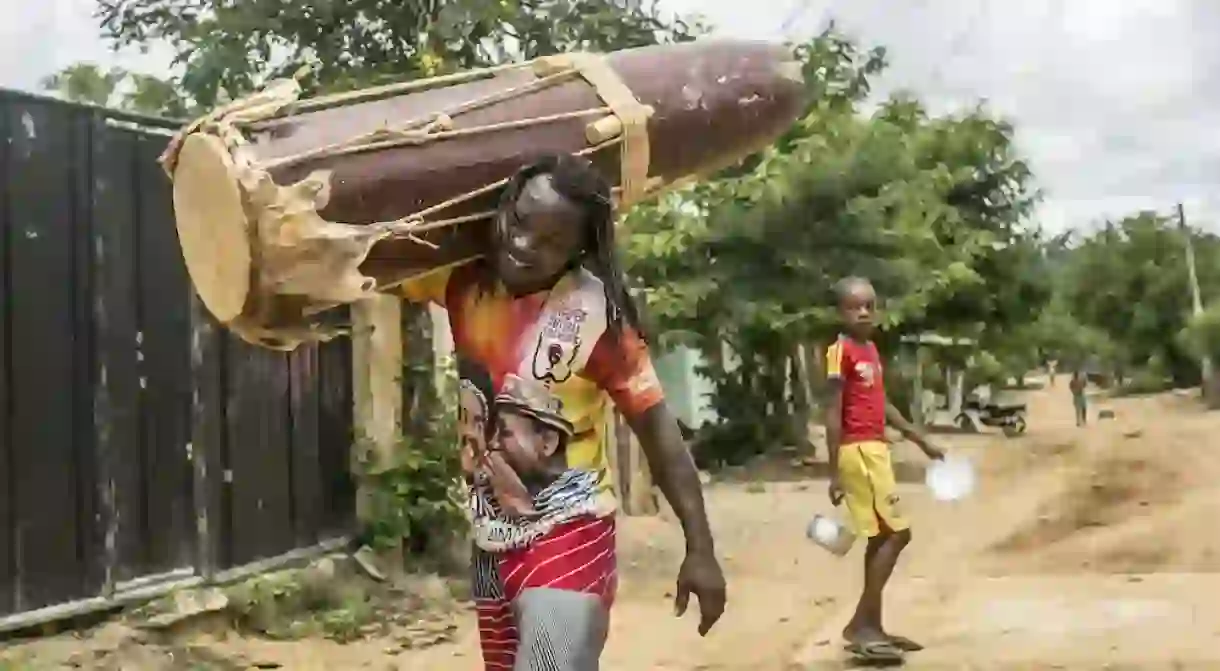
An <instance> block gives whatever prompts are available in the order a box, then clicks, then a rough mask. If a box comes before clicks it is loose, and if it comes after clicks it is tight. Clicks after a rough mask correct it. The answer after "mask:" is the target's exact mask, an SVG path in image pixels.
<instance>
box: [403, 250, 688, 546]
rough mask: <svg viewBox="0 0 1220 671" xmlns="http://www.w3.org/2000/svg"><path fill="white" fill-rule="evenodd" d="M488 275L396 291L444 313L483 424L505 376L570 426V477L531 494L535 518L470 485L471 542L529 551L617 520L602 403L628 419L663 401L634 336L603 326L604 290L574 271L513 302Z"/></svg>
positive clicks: (452, 277)
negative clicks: (573, 523)
mask: <svg viewBox="0 0 1220 671" xmlns="http://www.w3.org/2000/svg"><path fill="white" fill-rule="evenodd" d="M485 272H487V270H486V269H485V267H484V266H483V265H481V264H479V263H472V264H467V265H462V266H457V267H451V268H445V269H440V270H437V271H434V272H432V273H429V274H428V275H425V276H422V277H419V278H416V279H414V280H412V281H410V282H408V283H406V284H404V285H403V286H402V288H401V293H402V295H403V296H405V297H406V298H408V299H410V300H415V301H421V302H422V301H432V302H434V303H437V304H439V305H441V306H442V307H444V308H446V309H447V310H448V312H449V324H450V328H451V329H452V331H453V342H454V349H455V350H456V354H457V357H458V359H459V373H460V374H461V376H462V378H463V379H462V380H461V387H462V389H463V390H464V392H463V393H464V394H466V395H469V396H472V398H473V397H475V396H477V397H480V398H477V399H476V401H474V402H475V405H478V404H481V405H482V407H484V408H488V409H490V412H489V413H485V414H484V418H485V417H486V415H487V414H494V408H493V407H492V406H493V401H494V399H495V397H496V396H497V395H499V394H500V393H501V391H503V387H504V383H505V380H506V378H510V377H513V376H515V377H517V378H520V379H521V380H526V381H528V382H530V383H531V384H538V385H542V386H544V387H545V388H546V390H547V391H548V392H549V394H550V396H551V399H550V408H548V411H552V412H553V411H555V410H556V409H557V410H558V412H559V413H560V414H561V415H562V416H563V418H564V419H565V420H566V421H567V422H568V423H570V425H571V427H572V436H571V438H570V440H569V442H568V445H567V449H566V462H567V467H568V471H567V472H566V473H564V474H563V475H562V476H560V477H559V478H558V479H557V480H556V481H555V482H554V483H552V484H551V485H550V486H548V487H546V488H545V489H543V490H542V491H540V492H537V493H535V494H534V507H535V508H536V509H537V511H538V513H537V515H531V516H530V517H529V518H521V517H519V516H515V515H512V514H510V513H509V512H508V511H505V510H502V509H501V508H500V506H499V505H497V503H496V499H495V497H494V496H493V495H492V494H493V492H491V491H489V490H490V485H488V484H487V482H486V479H479V478H476V479H475V487H474V490H473V491H472V509H473V513H474V516H475V529H476V542H478V543H479V545H480V546H481V547H484V549H487V550H493V551H494V550H501V549H506V548H509V547H519V546H521V545H525V544H528V543H529V542H530V541H531V540H532V539H534V538H537V537H539V536H541V535H543V534H544V533H545V532H546V531H548V530H549V529H551V528H553V527H554V525H555V524H558V523H560V522H562V521H566V520H568V519H571V518H572V517H575V516H579V515H584V514H593V515H598V516H604V515H608V514H611V513H613V511H614V509H615V503H614V497H613V486H612V474H611V473H610V468H609V459H608V456H607V455H608V450H609V449H610V446H609V445H608V444H607V442H608V440H607V438H608V436H607V432H606V428H607V424H608V422H607V420H608V419H609V417H610V415H609V414H608V413H609V412H610V406H609V404H608V403H607V399H609V400H612V401H613V402H614V404H615V406H617V407H618V409H619V411H620V412H621V413H623V415H625V416H627V417H631V416H635V415H638V414H640V413H643V412H644V411H646V410H649V409H650V408H652V407H653V406H655V405H656V404H657V403H660V402H661V401H662V400H663V398H664V396H663V393H662V390H661V383H660V381H659V379H658V378H657V374H656V371H655V369H654V368H653V364H652V360H651V358H650V356H649V354H648V348H647V346H646V345H645V343H644V341H643V340H642V339H641V338H640V336H639V335H638V334H637V333H636V332H635V331H634V330H632V329H630V328H629V327H627V326H625V325H624V327H623V330H622V331H621V332H615V331H613V330H611V329H610V328H608V323H607V319H606V297H605V293H604V290H603V284H602V282H601V280H600V279H598V278H597V277H596V276H594V275H593V274H592V273H590V272H588V271H587V270H585V269H583V268H579V269H577V270H574V271H572V272H571V273H569V274H568V275H566V276H565V277H564V278H563V279H561V280H560V281H559V282H558V283H557V284H556V285H555V287H554V288H552V289H551V290H550V291H545V292H539V293H536V294H531V295H527V296H520V297H514V296H511V295H510V294H508V293H507V292H506V291H505V290H504V289H503V287H502V286H500V285H499V284H498V283H484V282H481V281H480V280H481V278H482V277H484V276H483V275H482V273H485ZM463 403H464V405H466V404H468V403H467V402H466V401H464V402H463ZM463 414H469V415H471V416H476V415H477V413H463ZM480 432H483V429H482V427H481V426H480V427H479V428H478V429H471V428H468V429H467V431H466V432H465V433H466V434H467V435H471V436H474V437H475V438H474V439H475V440H476V441H477V440H478V434H479V433H480ZM483 433H484V435H485V437H486V440H489V441H491V440H494V438H492V437H491V436H489V435H487V434H490V433H491V432H490V431H486V432H483ZM492 449H494V446H492Z"/></svg>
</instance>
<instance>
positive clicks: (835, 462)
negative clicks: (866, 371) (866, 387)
mask: <svg viewBox="0 0 1220 671" xmlns="http://www.w3.org/2000/svg"><path fill="white" fill-rule="evenodd" d="M826 383H827V387H828V388H829V390H830V391H829V393H828V394H827V399H826V420H825V421H826V458H827V459H828V460H829V463H830V502H831V503H832V504H834V505H838V503H839V499H840V498H842V496H843V490H842V489H841V488H840V485H839V446H840V445H841V444H842V442H843V378H841V377H837V376H836V377H831V378H827V380H826Z"/></svg>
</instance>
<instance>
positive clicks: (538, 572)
mask: <svg viewBox="0 0 1220 671" xmlns="http://www.w3.org/2000/svg"><path fill="white" fill-rule="evenodd" d="M614 245H615V242H614V212H613V205H612V202H611V200H610V186H609V184H608V183H607V182H606V180H605V179H604V178H603V177H602V176H601V174H600V173H599V172H598V171H597V170H596V169H595V168H594V167H593V166H592V165H591V164H590V163H589V162H588V161H586V160H585V159H583V158H578V157H575V156H568V155H561V156H549V157H545V158H543V159H541V160H539V161H537V162H536V163H533V164H531V165H529V166H527V167H525V168H524V169H522V170H521V171H520V172H519V173H518V174H517V175H516V176H515V177H514V178H513V179H512V180H511V181H510V182H509V184H508V185H507V186H506V187H505V190H504V194H503V197H502V199H501V202H500V207H499V211H498V212H497V216H496V220H495V229H494V232H493V242H492V244H491V250H492V251H491V253H490V254H488V256H487V258H485V259H483V260H481V261H478V262H475V263H471V264H467V265H464V266H457V267H453V268H447V269H442V270H439V271H436V272H433V273H430V274H428V275H425V276H423V277H420V278H417V279H415V280H412V281H410V282H408V283H407V284H405V285H404V286H403V288H402V294H403V295H404V296H405V297H407V298H408V299H412V300H417V301H424V300H427V301H432V302H435V303H437V304H439V305H441V306H443V307H445V308H446V309H447V310H448V311H449V321H450V325H451V327H452V330H453V339H454V346H455V348H456V350H457V355H458V358H459V362H460V365H459V374H460V375H461V376H462V377H463V384H465V385H466V386H468V387H471V392H472V393H473V392H474V390H475V389H478V393H477V395H478V396H479V397H481V398H482V399H487V400H492V402H491V403H489V404H487V405H488V406H490V407H489V408H488V411H487V413H486V414H487V416H486V417H483V416H482V415H480V413H464V415H469V416H471V417H474V416H476V415H479V416H480V420H479V426H477V427H476V426H470V427H463V434H464V435H468V434H471V433H472V432H481V434H482V438H483V440H466V441H464V448H463V449H471V450H476V451H479V452H480V453H478V454H470V455H463V456H464V458H463V463H464V464H466V465H467V467H468V469H469V471H470V472H469V473H468V474H467V477H468V481H469V482H470V488H471V509H472V513H473V515H474V536H475V546H476V549H475V554H474V561H473V564H474V566H473V570H474V581H473V584H474V590H475V594H474V597H475V602H476V604H477V609H478V617H479V633H480V640H481V644H482V649H483V661H484V666H485V667H486V668H487V669H516V670H518V671H526V670H529V671H552V670H553V671H578V670H585V669H589V670H593V669H596V668H598V659H599V658H600V656H601V651H602V648H603V646H604V644H605V640H606V634H607V630H608V625H609V609H610V605H611V603H612V602H613V597H614V591H615V587H616V584H617V568H616V559H615V556H616V553H615V540H614V537H615V533H614V531H615V521H614V512H615V509H616V502H615V500H614V495H613V487H612V485H611V479H610V478H611V474H610V471H609V467H608V466H609V463H608V459H607V437H606V436H605V435H604V429H605V421H604V419H605V417H606V414H605V413H606V412H607V410H608V409H609V408H608V406H607V404H606V400H607V398H609V399H610V400H612V401H613V402H614V404H615V406H616V407H617V408H618V410H619V412H620V413H622V414H623V416H624V417H625V418H626V419H627V423H628V424H629V425H630V426H631V429H632V431H633V432H634V433H635V434H636V436H637V437H638V438H639V441H640V445H641V447H642V448H643V451H644V454H645V456H646V458H647V459H648V465H649V467H650V468H651V470H652V473H653V477H654V478H655V480H656V482H657V484H658V485H659V486H660V487H661V490H662V492H663V493H664V494H665V497H666V499H667V500H668V501H669V503H670V506H671V507H672V508H673V510H674V513H675V514H676V515H677V516H678V518H679V520H680V521H681V523H682V529H683V531H684V533H685V535H686V547H687V553H686V558H685V560H684V561H683V562H682V566H681V568H680V570H679V572H678V580H677V590H676V597H675V604H674V605H675V608H676V611H677V614H678V615H681V614H682V613H683V612H684V611H685V610H686V607H687V603H688V601H689V599H690V596H691V595H692V594H694V595H695V596H696V597H698V600H699V610H700V615H701V617H700V622H699V633H700V634H706V633H707V632H708V630H710V629H711V627H712V626H713V625H714V624H715V623H716V621H717V620H718V619H719V618H720V615H721V614H722V613H723V611H724V606H725V582H724V575H723V573H722V572H721V569H720V565H719V563H718V562H717V560H716V557H715V551H714V548H713V542H712V535H711V531H710V529H709V528H708V522H707V515H706V513H705V511H704V505H703V495H702V486H701V484H700V481H699V477H698V472H697V471H696V469H695V464H694V461H693V460H692V458H691V455H690V452H689V451H688V450H687V447H686V444H685V442H684V441H683V439H682V434H681V432H680V430H679V427H678V423H677V421H676V420H675V418H674V416H673V414H672V413H671V412H670V410H669V408H668V407H667V405H666V403H665V400H664V396H663V394H662V391H661V385H660V382H659V380H658V379H657V375H656V372H655V370H654V369H653V364H652V361H651V359H650V357H649V354H648V348H647V345H646V341H645V334H644V331H643V329H642V327H641V324H640V318H639V311H638V309H637V308H636V306H635V304H634V302H633V300H632V298H631V296H630V295H629V294H628V292H627V289H626V287H625V285H624V281H623V276H622V271H621V269H620V267H619V263H618V259H617V256H616V253H615V247H614ZM466 378H470V380H467V379H466Z"/></svg>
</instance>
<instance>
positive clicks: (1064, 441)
mask: <svg viewBox="0 0 1220 671" xmlns="http://www.w3.org/2000/svg"><path fill="white" fill-rule="evenodd" d="M1062 387H1063V385H1062V384H1061V385H1060V387H1059V388H1055V389H1048V390H1044V391H1039V392H1033V393H1031V394H1029V397H1028V400H1029V402H1030V405H1031V419H1030V432H1029V434H1028V435H1027V436H1025V437H1022V438H1018V439H1005V438H1002V437H999V436H998V435H985V436H980V437H944V438H942V440H941V443H942V444H944V445H946V446H947V447H949V448H950V449H951V450H953V451H955V452H959V453H962V454H969V455H970V456H971V458H972V459H973V460H974V461H975V463H976V465H977V467H978V469H979V473H980V476H981V480H980V487H979V489H978V491H976V493H975V495H974V496H973V497H971V498H969V499H967V500H965V501H961V502H957V503H953V504H945V503H936V502H933V501H931V500H930V499H929V498H928V497H927V496H926V494H925V493H924V491H923V488H922V487H921V486H920V485H919V484H917V483H916V484H910V485H905V486H904V487H905V489H906V490H907V491H906V492H905V494H904V500H905V501H906V505H907V507H908V510H909V511H910V516H911V517H912V519H913V520H914V524H915V526H914V533H915V539H914V542H913V543H912V545H911V546H910V549H909V550H908V553H907V555H905V556H904V560H903V563H902V564H901V565H900V567H899V569H898V571H897V573H896V575H895V577H894V580H893V582H892V583H891V585H892V586H891V590H890V594H889V600H888V602H887V620H888V622H887V625H888V627H889V629H890V630H891V631H894V632H899V633H902V634H905V635H908V636H910V637H912V638H915V639H917V640H920V641H921V642H923V643H925V644H926V645H927V650H925V651H923V652H920V653H915V654H912V655H910V656H909V657H908V660H907V666H908V667H910V668H917V669H988V670H999V669H1102V668H1107V669H1195V668H1198V669H1220V649H1217V644H1220V607H1218V606H1217V605H1216V604H1215V602H1214V600H1213V599H1212V598H1211V597H1210V595H1213V594H1216V595H1220V554H1218V553H1220V539H1218V538H1217V536H1218V535H1217V534H1216V533H1215V531H1214V530H1215V529H1216V522H1215V519H1216V518H1217V516H1218V515H1220V489H1218V488H1216V487H1215V486H1214V485H1213V483H1214V482H1215V478H1216V476H1220V458H1216V457H1215V456H1213V452H1214V451H1215V450H1220V439H1217V438H1216V434H1217V429H1220V415H1218V414H1211V415H1208V414H1205V413H1203V412H1202V411H1201V410H1199V409H1198V403H1197V401H1195V400H1194V399H1188V398H1184V397H1182V396H1177V395H1173V394H1167V395H1161V396H1155V397H1146V398H1137V399H1121V400H1115V401H1112V402H1105V403H1104V406H1105V407H1108V408H1111V409H1113V410H1114V412H1115V414H1116V418H1115V419H1113V420H1108V421H1102V422H1099V423H1097V424H1096V425H1094V426H1090V427H1088V428H1086V429H1077V428H1076V427H1075V426H1074V425H1072V423H1071V418H1070V413H1071V407H1070V399H1069V398H1068V396H1067V393H1068V392H1067V390H1066V389H1065V388H1062ZM895 449H896V453H897V455H898V458H899V459H900V460H904V461H911V462H917V463H918V462H920V460H921V459H920V457H919V455H918V453H917V451H916V450H914V449H913V448H912V447H910V446H907V445H901V446H896V448H895ZM708 499H709V508H710V514H711V517H712V521H713V525H714V526H715V531H716V534H717V540H718V545H719V550H720V553H721V555H722V560H723V563H724V567H725V570H726V573H727V577H728V580H729V592H730V594H729V609H728V612H727V613H726V614H725V616H724V619H723V620H722V621H721V622H720V624H719V625H718V626H717V627H716V629H715V630H713V632H712V633H711V634H710V635H709V636H708V637H707V638H703V639H701V638H700V637H699V636H698V635H697V634H696V632H695V624H696V617H695V615H694V614H693V613H692V614H688V616H687V617H686V618H684V619H678V618H675V617H674V616H673V613H672V602H671V600H672V596H671V586H672V583H673V579H674V576H675V573H676V570H677V567H678V563H679V561H680V559H681V547H682V542H681V534H680V532H679V530H678V528H677V526H676V524H675V523H674V522H673V520H672V519H671V518H670V517H669V516H668V515H662V516H660V517H656V518H632V519H627V520H625V521H624V523H623V528H622V531H621V533H620V544H621V556H622V563H623V565H622V578H621V581H622V586H621V592H620V597H619V603H618V606H617V607H616V609H615V613H614V622H613V629H612V632H611V638H610V643H609V645H608V648H607V651H606V654H605V656H604V662H603V668H605V669H609V670H610V671H639V670H644V669H656V670H661V669H672V670H679V669H681V670H691V671H693V670H696V669H700V670H711V669H839V668H846V660H845V659H844V656H843V653H842V651H841V642H840V638H839V632H840V630H841V628H842V626H843V624H844V622H845V621H846V619H847V617H848V614H849V613H850V611H851V608H852V606H853V605H854V598H855V596H856V594H857V593H858V590H859V585H860V573H861V568H860V557H859V555H860V550H859V548H857V549H856V550H854V551H853V552H852V554H851V555H849V556H848V557H846V558H842V559H839V558H835V557H832V556H830V555H829V554H827V553H826V552H824V551H823V550H821V549H820V548H818V547H817V546H815V545H813V544H811V543H810V542H809V541H807V540H806V539H805V537H804V529H805V525H806V524H807V522H808V520H809V518H810V517H811V516H812V515H813V514H814V513H815V512H818V511H823V512H825V511H826V510H827V508H828V507H829V506H828V504H827V502H826V494H825V483H824V482H823V481H816V480H809V481H800V480H797V481H793V482H785V483H779V482H757V481H756V482H753V483H749V484H740V483H737V484H728V483H725V484H713V485H711V486H710V487H709V490H708ZM454 622H455V623H456V624H457V626H458V629H457V634H456V637H455V638H454V640H453V641H452V642H449V643H443V644H440V645H436V646H433V647H431V648H428V649H426V650H420V651H407V652H400V651H397V650H394V651H390V650H389V647H390V646H389V643H390V641H389V640H388V639H385V638H374V639H370V640H367V641H362V642H359V643H352V644H347V645H339V644H335V643H331V642H327V641H312V640H310V641H298V642H293V643H273V642H269V641H263V640H258V639H250V638H239V637H236V636H229V637H228V638H227V639H226V640H224V641H213V640H210V639H209V640H200V641H197V643H198V644H199V645H200V646H201V648H200V649H203V650H211V651H214V652H215V653H217V654H222V655H224V656H225V657H229V658H232V657H233V656H235V655H239V656H240V657H241V658H243V659H246V660H253V661H258V662H262V663H263V668H274V665H275V664H278V665H280V668H285V669H293V670H297V669H300V670H307V669H356V668H372V669H379V670H388V669H427V670H428V671H470V670H474V669H479V668H481V667H480V664H479V657H478V652H477V650H478V648H477V644H476V639H475V632H474V629H473V616H472V615H470V614H468V613H467V614H461V615H459V616H458V617H457V618H456V619H455V620H454ZM104 636H105V628H103V629H102V630H101V632H100V633H95V634H93V635H92V637H91V638H86V640H83V641H80V640H73V641H72V642H71V643H70V644H69V647H75V649H78V650H79V649H80V646H82V645H84V646H89V645H95V644H96V643H95V642H96V641H98V640H103V639H104ZM40 645H41V646H43V648H42V649H43V650H48V651H49V650H51V648H50V647H48V646H51V645H52V641H44V642H40V643H32V644H26V645H24V646H22V647H21V648H19V649H18V648H10V649H9V650H7V651H5V655H11V654H13V653H14V650H20V651H22V652H23V653H24V654H25V655H26V658H27V659H29V658H30V656H36V658H40V659H46V660H47V666H45V667H40V666H32V665H31V666H17V667H12V668H31V669H35V668H64V667H62V666H60V665H58V664H56V663H55V662H53V661H51V657H52V653H51V652H46V653H45V654H38V651H39V647H38V646H40ZM61 647H62V644H61ZM78 659H79V657H78ZM132 660H133V661H131V662H130V663H127V664H124V665H123V666H122V668H132V669H135V668H184V669H190V668H198V669H203V668H229V667H220V666H217V665H214V664H211V663H208V662H207V661H206V657H201V658H197V659H195V660H194V661H191V662H189V663H186V662H181V661H179V662H178V663H177V665H175V666H167V665H166V662H167V661H168V660H165V659H164V658H162V659H160V660H159V661H158V662H157V663H156V664H155V665H151V664H153V662H151V661H150V662H148V664H150V665H151V666H144V663H143V662H136V661H135V658H134V657H132ZM0 668H3V665H2V664H0ZM86 668H87V665H86Z"/></svg>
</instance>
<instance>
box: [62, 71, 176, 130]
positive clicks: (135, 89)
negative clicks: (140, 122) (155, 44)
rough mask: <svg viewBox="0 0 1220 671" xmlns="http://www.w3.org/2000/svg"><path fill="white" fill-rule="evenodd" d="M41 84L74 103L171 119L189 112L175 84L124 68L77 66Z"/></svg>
mask: <svg viewBox="0 0 1220 671" xmlns="http://www.w3.org/2000/svg"><path fill="white" fill-rule="evenodd" d="M41 84H42V88H43V89H45V90H47V91H53V92H55V93H57V94H58V95H60V96H61V97H63V98H64V99H65V100H71V101H72V102H79V103H86V104H89V105H98V106H101V107H114V108H120V109H124V110H127V111H129V112H138V113H141V114H162V115H166V116H170V117H181V116H185V115H186V113H187V108H186V106H185V103H184V102H183V99H182V97H181V96H180V95H179V94H178V91H177V89H176V88H175V87H174V85H173V83H171V82H168V81H166V80H163V79H160V78H158V77H153V76H151V75H144V74H139V73H135V72H129V71H127V70H124V69H123V68H108V69H103V68H101V67H100V66H98V65H96V64H93V63H76V64H74V65H69V66H68V67H66V68H64V69H63V70H60V71H59V72H57V73H55V74H53V75H50V76H49V77H45V78H43V80H42V82H41Z"/></svg>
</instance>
